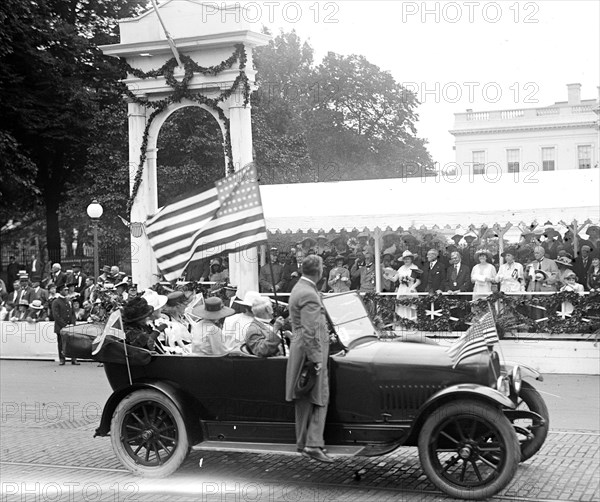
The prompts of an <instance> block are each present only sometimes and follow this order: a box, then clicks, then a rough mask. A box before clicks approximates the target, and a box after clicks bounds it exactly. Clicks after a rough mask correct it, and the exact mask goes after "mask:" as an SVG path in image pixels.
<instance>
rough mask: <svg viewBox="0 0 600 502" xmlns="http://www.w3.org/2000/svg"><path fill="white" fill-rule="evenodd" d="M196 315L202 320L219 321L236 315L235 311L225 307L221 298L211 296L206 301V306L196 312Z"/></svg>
mask: <svg viewBox="0 0 600 502" xmlns="http://www.w3.org/2000/svg"><path fill="white" fill-rule="evenodd" d="M196 314H197V315H198V316H199V317H201V318H202V319H211V320H217V319H223V318H224V317H227V316H230V315H233V314H235V310H233V309H232V308H229V307H226V306H225V305H223V301H222V300H221V299H220V298H218V297H216V296H211V297H210V298H207V299H206V300H204V305H203V306H202V307H200V308H199V309H197V310H196Z"/></svg>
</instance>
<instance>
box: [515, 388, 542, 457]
mask: <svg viewBox="0 0 600 502" xmlns="http://www.w3.org/2000/svg"><path fill="white" fill-rule="evenodd" d="M517 410H529V411H533V412H535V413H537V414H538V415H539V416H540V417H542V419H541V420H540V419H539V417H538V418H534V419H521V420H519V419H516V420H513V421H512V423H513V426H514V428H515V431H516V432H517V438H518V439H519V442H520V444H521V462H525V460H528V459H530V458H531V457H533V456H534V455H535V454H536V453H537V452H538V451H539V449H540V448H541V447H542V445H543V444H544V441H546V437H547V436H548V430H549V429H550V416H549V413H548V407H547V406H546V403H545V402H544V399H543V398H542V396H541V395H540V393H539V392H538V391H537V390H535V388H534V387H533V385H531V384H530V383H528V382H523V383H522V384H521V392H519V401H518V402H517Z"/></svg>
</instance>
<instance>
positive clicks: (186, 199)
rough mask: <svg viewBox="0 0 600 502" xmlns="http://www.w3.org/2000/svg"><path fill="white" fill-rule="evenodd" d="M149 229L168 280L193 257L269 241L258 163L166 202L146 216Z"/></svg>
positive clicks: (161, 266)
mask: <svg viewBox="0 0 600 502" xmlns="http://www.w3.org/2000/svg"><path fill="white" fill-rule="evenodd" d="M146 234H147V235H148V239H149V241H150V245H151V246H152V249H153V250H154V254H155V255H156V259H157V261H158V267H159V268H160V271H161V272H162V274H163V275H164V276H165V278H166V279H167V280H168V281H173V280H176V279H178V278H179V277H181V275H182V273H183V271H184V269H185V268H186V267H187V265H188V264H189V263H190V262H192V261H195V260H201V259H204V258H208V257H210V256H213V255H216V254H220V253H223V252H225V251H241V250H243V249H246V248H248V247H253V246H257V245H258V244H262V243H263V242H266V241H267V229H266V225H265V218H264V216H263V210H262V204H261V200H260V191H259V188H258V179H257V173H256V167H255V166H254V164H248V165H247V166H245V167H243V168H242V169H240V170H239V171H237V172H236V173H234V174H232V175H230V176H227V177H225V178H222V179H220V180H218V181H216V182H215V183H214V185H212V186H209V187H205V188H203V189H201V190H199V191H197V192H195V193H193V194H189V195H186V196H183V197H182V198H180V199H179V200H177V201H176V202H173V203H171V204H169V205H167V206H164V207H162V208H161V209H159V211H158V212H157V213H156V214H155V215H154V216H152V217H150V218H149V219H148V220H147V221H146Z"/></svg>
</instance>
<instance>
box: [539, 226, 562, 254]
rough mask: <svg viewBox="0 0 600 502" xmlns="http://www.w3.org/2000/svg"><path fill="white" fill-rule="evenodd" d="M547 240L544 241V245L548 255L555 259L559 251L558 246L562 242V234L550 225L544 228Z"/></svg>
mask: <svg viewBox="0 0 600 502" xmlns="http://www.w3.org/2000/svg"><path fill="white" fill-rule="evenodd" d="M543 235H544V237H545V240H544V242H542V247H543V248H544V250H545V251H546V256H547V257H548V258H550V259H551V260H555V259H556V256H557V253H558V249H557V248H558V246H559V244H560V241H559V240H558V239H560V234H559V233H558V232H557V231H556V230H554V229H553V228H552V227H548V228H547V229H546V230H544V234H543Z"/></svg>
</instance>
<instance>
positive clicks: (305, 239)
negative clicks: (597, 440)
mask: <svg viewBox="0 0 600 502" xmlns="http://www.w3.org/2000/svg"><path fill="white" fill-rule="evenodd" d="M304 242H312V243H313V244H316V242H317V241H316V240H314V239H313V238H312V237H308V236H306V237H305V238H304V239H302V240H301V241H298V243H299V244H302V243H304Z"/></svg>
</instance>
